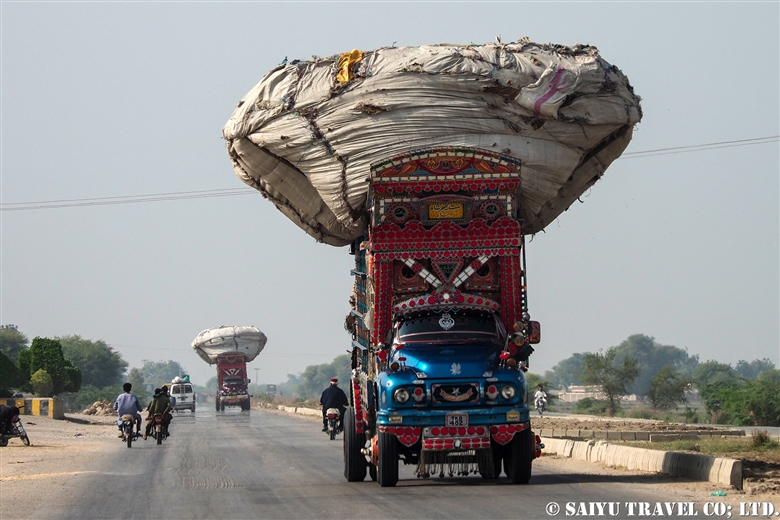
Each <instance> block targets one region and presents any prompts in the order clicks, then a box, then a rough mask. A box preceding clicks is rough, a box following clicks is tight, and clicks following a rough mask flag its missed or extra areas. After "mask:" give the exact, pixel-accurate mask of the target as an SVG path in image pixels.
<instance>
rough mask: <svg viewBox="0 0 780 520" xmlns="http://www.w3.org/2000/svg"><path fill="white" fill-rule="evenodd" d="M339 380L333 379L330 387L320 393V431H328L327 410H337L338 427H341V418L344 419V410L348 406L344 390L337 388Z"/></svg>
mask: <svg viewBox="0 0 780 520" xmlns="http://www.w3.org/2000/svg"><path fill="white" fill-rule="evenodd" d="M338 383H339V380H338V379H336V378H335V377H334V378H333V379H331V380H330V386H329V387H328V388H326V389H325V391H323V392H322V396H321V397H320V404H321V405H322V431H324V432H326V431H328V408H338V410H339V425H341V420H342V419H341V418H342V417H344V410H346V409H347V405H349V399H347V394H345V393H344V390H342V389H341V388H339V387H338Z"/></svg>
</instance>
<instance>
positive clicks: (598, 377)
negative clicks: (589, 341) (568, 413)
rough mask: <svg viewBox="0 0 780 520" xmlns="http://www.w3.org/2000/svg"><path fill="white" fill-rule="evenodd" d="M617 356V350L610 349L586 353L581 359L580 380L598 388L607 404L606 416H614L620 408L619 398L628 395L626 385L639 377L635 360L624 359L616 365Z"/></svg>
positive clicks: (614, 348)
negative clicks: (603, 351)
mask: <svg viewBox="0 0 780 520" xmlns="http://www.w3.org/2000/svg"><path fill="white" fill-rule="evenodd" d="M617 354H618V351H617V348H616V347H610V348H609V349H608V350H607V351H606V352H605V353H602V352H601V351H599V352H598V353H595V354H594V353H587V354H585V355H584V356H583V358H582V370H581V372H580V379H582V381H583V382H585V384H588V385H595V386H598V387H599V388H600V390H601V392H602V393H603V394H604V395H605V396H606V398H607V401H608V402H609V406H608V408H607V414H608V415H614V414H615V412H616V411H617V409H618V408H619V407H620V398H621V397H623V396H624V395H626V394H628V385H630V384H631V383H632V382H633V381H634V380H635V379H636V377H637V376H638V375H639V368H638V362H637V360H636V358H632V357H624V358H623V360H622V362H620V363H618V362H617V360H616V358H617Z"/></svg>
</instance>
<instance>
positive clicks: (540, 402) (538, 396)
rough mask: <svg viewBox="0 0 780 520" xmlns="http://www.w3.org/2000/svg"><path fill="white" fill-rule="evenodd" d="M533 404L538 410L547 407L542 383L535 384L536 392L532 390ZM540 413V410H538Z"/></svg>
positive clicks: (545, 393)
mask: <svg viewBox="0 0 780 520" xmlns="http://www.w3.org/2000/svg"><path fill="white" fill-rule="evenodd" d="M534 404H535V405H536V409H537V410H539V409H540V408H541V410H546V409H547V392H545V391H544V387H543V386H542V385H537V386H536V392H534ZM539 413H541V411H540V412H539Z"/></svg>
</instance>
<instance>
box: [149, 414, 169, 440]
mask: <svg viewBox="0 0 780 520" xmlns="http://www.w3.org/2000/svg"><path fill="white" fill-rule="evenodd" d="M152 424H153V426H152V437H153V438H154V439H156V440H157V444H162V441H163V440H164V439H167V438H168V427H167V426H166V425H165V421H164V419H163V414H161V413H156V414H154V417H152Z"/></svg>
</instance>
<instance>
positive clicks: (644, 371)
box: [615, 334, 699, 395]
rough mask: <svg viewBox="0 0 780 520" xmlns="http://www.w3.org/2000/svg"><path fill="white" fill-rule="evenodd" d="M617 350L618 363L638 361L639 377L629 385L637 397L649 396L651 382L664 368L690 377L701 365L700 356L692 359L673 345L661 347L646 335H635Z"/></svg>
mask: <svg viewBox="0 0 780 520" xmlns="http://www.w3.org/2000/svg"><path fill="white" fill-rule="evenodd" d="M615 348H616V350H617V361H618V362H620V361H621V360H622V359H623V358H625V357H629V358H634V359H636V360H637V363H638V368H639V375H638V376H637V378H636V379H635V380H634V382H633V383H632V384H630V385H628V392H629V393H633V394H637V395H647V392H648V390H649V388H650V381H651V380H652V379H653V377H655V375H656V374H657V373H658V372H659V371H660V370H661V369H663V367H665V366H671V367H672V368H673V369H675V370H677V371H679V372H681V373H682V374H683V375H690V374H691V371H692V370H693V368H694V367H695V366H696V365H698V363H699V357H698V356H693V357H691V356H689V355H688V352H687V351H686V350H683V349H680V348H677V347H675V346H672V345H661V344H660V343H658V342H657V341H655V338H653V337H652V336H646V335H644V334H633V335H631V336H629V337H628V338H627V339H625V340H624V341H623V342H622V343H620V345H618V346H617V347H615Z"/></svg>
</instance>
